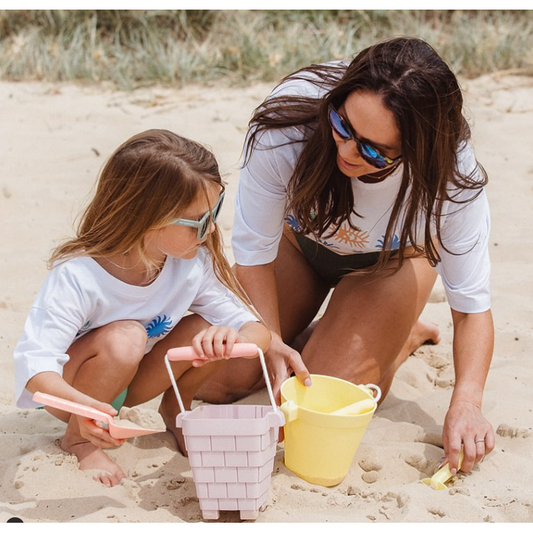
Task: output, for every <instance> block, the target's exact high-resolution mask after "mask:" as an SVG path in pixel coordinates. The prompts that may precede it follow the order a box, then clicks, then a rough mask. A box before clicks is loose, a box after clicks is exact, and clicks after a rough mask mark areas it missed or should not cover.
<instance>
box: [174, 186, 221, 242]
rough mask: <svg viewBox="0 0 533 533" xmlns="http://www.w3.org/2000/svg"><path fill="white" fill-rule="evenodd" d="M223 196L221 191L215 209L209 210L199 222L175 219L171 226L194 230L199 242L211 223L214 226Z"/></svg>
mask: <svg viewBox="0 0 533 533" xmlns="http://www.w3.org/2000/svg"><path fill="white" fill-rule="evenodd" d="M225 195H226V192H225V191H222V192H221V193H220V196H219V197H218V200H217V203H216V204H215V207H213V209H211V210H210V211H208V212H207V213H206V214H205V215H203V216H202V218H200V220H188V219H186V218H176V219H175V220H173V221H172V222H171V224H174V225H176V226H187V227H188V228H196V230H197V234H196V238H197V239H198V240H199V241H201V240H203V239H204V237H205V236H206V235H207V232H208V230H209V225H210V224H211V221H212V222H213V224H215V223H216V221H217V218H218V215H220V209H221V207H222V202H223V201H224V196H225Z"/></svg>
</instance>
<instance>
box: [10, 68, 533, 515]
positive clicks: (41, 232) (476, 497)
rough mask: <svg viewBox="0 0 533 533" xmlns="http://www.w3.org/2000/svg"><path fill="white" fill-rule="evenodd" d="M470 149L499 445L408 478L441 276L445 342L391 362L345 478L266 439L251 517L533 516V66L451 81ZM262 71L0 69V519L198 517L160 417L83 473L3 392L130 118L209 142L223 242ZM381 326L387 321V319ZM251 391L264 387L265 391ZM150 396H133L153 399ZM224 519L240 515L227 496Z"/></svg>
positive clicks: (424, 462) (433, 376)
mask: <svg viewBox="0 0 533 533" xmlns="http://www.w3.org/2000/svg"><path fill="white" fill-rule="evenodd" d="M463 87H464V89H465V94H466V102H467V114H468V116H469V118H470V119H471V123H472V126H473V135H474V143H475V147H476V151H477V155H478V158H479V159H480V161H481V162H482V163H483V164H484V166H485V168H486V169H487V171H488V173H489V175H490V177H491V181H490V184H489V186H488V187H487V191H488V195H489V198H490V202H491V209H492V217H493V229H492V236H491V244H490V246H491V257H492V261H493V270H492V300H493V313H494V319H495V327H496V345H495V353H494V359H493V363H492V368H491V371H490V374H489V378H488V382H487V386H486V392H485V397H484V405H483V411H484V413H485V416H486V417H487V418H488V420H489V421H490V422H491V423H492V424H493V426H494V429H495V430H497V435H496V448H495V450H494V451H493V453H492V454H490V456H488V457H487V458H486V459H485V460H484V462H483V463H481V464H480V465H478V466H477V467H475V469H474V471H473V472H472V473H471V474H462V473H461V474H459V475H458V476H457V477H456V478H455V481H454V482H453V484H452V485H451V486H450V488H449V489H448V490H446V491H440V492H437V491H433V490H432V489H430V488H429V487H427V486H425V485H423V484H422V483H421V482H420V481H421V479H422V478H424V477H427V476H429V475H431V474H432V473H433V470H434V468H435V467H436V465H438V463H439V462H440V461H441V460H442V458H443V452H442V448H441V445H442V443H441V431H442V424H443V419H444V415H445V413H446V409H447V405H448V402H449V399H450V395H451V391H452V386H453V379H454V374H453V363H452V356H451V346H452V330H451V317H450V311H449V307H448V305H447V303H446V298H445V295H444V293H443V290H442V286H441V285H440V284H439V283H437V285H436V288H435V290H434V292H433V294H432V297H431V301H430V303H429V304H428V305H427V307H426V309H425V311H424V317H425V318H426V319H427V320H430V321H433V322H434V323H436V324H438V326H439V327H440V330H441V334H442V342H441V343H440V344H439V345H437V346H424V347H422V348H421V349H419V350H418V351H417V352H416V353H415V354H414V355H413V356H411V357H410V358H409V359H408V360H407V362H406V363H405V364H404V365H403V366H402V367H401V368H400V370H399V371H398V374H397V377H396V379H395V381H394V384H393V386H392V390H391V392H390V394H389V395H388V397H387V399H386V400H385V402H384V403H383V404H382V405H381V406H380V408H379V409H378V410H377V412H376V413H375V415H374V417H373V419H372V421H371V423H370V425H369V427H368V429H367V431H366V433H365V435H364V438H363V441H362V443H361V445H360V447H359V450H358V452H357V455H356V457H355V459H354V461H353V464H352V466H351V468H350V471H349V473H348V475H347V477H346V479H345V480H344V481H343V482H342V483H341V484H339V485H338V486H336V487H332V488H325V487H320V486H314V485H311V484H309V483H307V482H305V481H303V480H301V479H300V478H298V477H297V476H295V475H294V474H292V473H291V472H290V471H288V470H287V469H286V467H285V466H284V464H283V461H282V459H283V449H282V447H279V448H278V452H277V456H276V460H275V464H274V471H273V476H272V482H271V489H270V496H269V500H268V504H267V507H266V509H265V510H264V511H263V512H262V513H261V514H260V516H259V518H258V519H257V522H266V523H269V522H270V523H272V522H348V523H349V522H363V523H388V522H411V523H421V522H430V523H446V522H479V523H483V522H497V523H502V522H515V523H516V522H531V521H533V492H532V490H531V478H532V474H533V466H532V464H533V462H532V459H533V436H532V424H533V422H532V420H533V416H532V410H533V387H532V386H531V381H532V379H533V359H532V357H531V354H532V351H533V329H532V324H533V306H532V304H531V298H532V296H533V269H532V268H531V264H532V263H533V232H532V231H531V226H532V220H533V211H532V205H533V203H532V202H533V163H532V159H531V154H532V153H533V146H532V140H531V139H532V137H531V124H532V119H533V79H532V78H528V77H521V76H516V75H510V74H508V73H507V74H506V73H503V74H498V75H491V76H485V77H482V78H479V79H475V80H471V81H463ZM270 88H271V85H267V84H260V85H255V86H253V87H250V88H246V89H238V88H232V89H228V88H220V87H213V88H205V87H188V88H185V89H169V88H157V87H156V88H150V89H146V88H144V89H139V90H137V91H134V92H131V93H119V92H113V91H112V90H110V89H109V88H106V87H105V86H97V87H83V86H76V85H71V84H66V85H60V84H53V85H52V84H47V83H0V100H1V101H2V102H3V103H2V121H1V122H0V128H1V140H2V167H3V169H2V177H1V191H0V213H1V221H2V240H1V242H0V247H1V250H2V253H1V256H0V324H1V326H0V327H1V331H0V339H1V341H2V342H1V345H0V350H1V357H0V379H1V385H2V386H1V387H0V448H1V449H3V450H4V453H3V454H2V455H1V457H0V484H1V488H0V522H6V521H7V520H8V519H10V518H12V517H19V518H21V519H22V520H24V521H25V522H105V523H111V522H197V521H200V520H201V513H200V510H199V507H198V500H197V498H196V494H195V487H194V483H193V481H192V477H191V471H190V467H189V463H188V460H187V459H186V458H185V457H183V456H182V455H180V454H179V453H178V452H177V451H176V445H175V443H174V441H173V439H172V438H171V436H170V434H169V433H168V432H167V433H162V434H156V435H149V436H144V437H142V438H136V439H131V440H130V441H128V442H127V443H126V444H124V445H123V446H122V447H120V448H117V449H114V450H112V451H111V452H110V454H111V456H112V457H113V458H114V459H115V460H116V461H117V462H118V463H119V464H120V465H121V466H122V468H123V469H124V471H125V472H126V473H127V475H128V479H126V480H124V482H123V483H122V484H121V485H119V486H116V487H114V488H106V487H104V486H102V485H100V484H99V483H97V482H95V481H93V480H92V477H91V475H89V473H85V472H81V471H80V470H79V469H78V468H77V461H76V459H75V458H74V457H72V456H69V455H67V454H65V453H64V452H62V451H61V449H60V448H59V447H58V444H57V443H58V439H60V437H61V436H62V434H63V431H64V424H62V423H61V422H59V421H57V420H55V419H54V418H53V417H52V416H50V415H49V414H48V413H46V412H44V411H35V410H23V409H17V408H16V407H15V406H14V400H13V396H14V394H13V392H14V385H13V364H12V358H11V357H12V351H13V347H14V345H15V343H16V342H17V340H18V338H19V336H20V334H21V331H22V328H23V324H24V320H25V317H26V314H27V312H28V309H29V306H30V305H31V302H32V300H33V298H34V296H35V294H36V292H37V291H38V289H39V287H40V285H41V283H42V281H43V280H44V278H45V276H46V273H47V271H46V266H45V260H46V258H47V255H48V253H49V251H50V249H51V248H52V247H53V246H54V245H55V244H56V243H57V242H58V240H60V239H62V238H63V237H65V236H67V235H69V234H70V232H71V229H70V228H71V225H72V223H73V221H74V219H75V217H76V214H77V213H79V211H80V210H81V208H82V207H83V206H84V205H85V203H86V201H87V199H88V198H89V197H90V195H91V192H92V187H93V183H94V180H95V177H96V175H97V173H98V170H99V169H100V167H101V165H102V164H103V162H104V160H105V159H106V157H107V156H108V155H109V154H110V153H111V152H112V151H113V150H114V148H115V147H117V146H118V145H119V144H120V143H122V142H123V141H124V140H125V139H127V138H128V137H130V136H131V135H133V134H135V133H137V132H139V131H142V130H145V129H149V128H168V129H171V130H174V131H176V132H177V133H179V134H182V135H185V136H189V137H191V138H194V139H196V140H199V141H201V142H203V143H205V144H207V145H209V146H210V147H211V148H212V149H213V151H214V152H215V154H216V155H217V157H218V159H219V161H220V166H221V169H222V172H223V173H224V175H225V179H226V180H227V182H228V196H229V199H228V201H227V203H226V207H225V209H224V211H223V217H222V220H221V223H220V224H221V227H222V229H223V231H224V234H225V237H226V248H227V252H228V255H229V257H230V259H232V254H231V249H230V248H229V244H230V240H229V236H230V231H231V225H232V217H233V208H232V202H233V197H234V194H235V188H236V184H237V177H238V160H239V155H240V148H241V145H242V141H243V137H244V134H245V131H246V124H247V121H248V119H249V117H250V114H251V112H252V110H253V108H254V107H255V106H256V105H258V104H259V103H260V102H261V100H262V98H263V97H264V96H265V95H267V93H268V92H269V90H270ZM384 335H386V332H384ZM246 402H247V403H261V404H266V403H268V397H267V395H266V394H265V393H264V392H260V393H257V394H256V395H254V396H253V397H251V398H248V399H247V400H246ZM157 406H158V402H157V400H155V401H152V402H150V403H149V404H146V405H144V406H142V407H143V409H151V410H153V411H154V412H156V411H157ZM220 521H229V522H236V521H239V515H238V513H236V512H229V513H225V514H223V515H222V517H221V519H220Z"/></svg>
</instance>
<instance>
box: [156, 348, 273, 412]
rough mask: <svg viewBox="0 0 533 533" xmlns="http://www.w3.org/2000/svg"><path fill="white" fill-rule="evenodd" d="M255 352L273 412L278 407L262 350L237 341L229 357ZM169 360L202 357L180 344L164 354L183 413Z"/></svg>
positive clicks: (195, 359) (249, 354) (253, 353)
mask: <svg viewBox="0 0 533 533" xmlns="http://www.w3.org/2000/svg"><path fill="white" fill-rule="evenodd" d="M255 354H258V355H259V361H260V362H261V368H262V369H263V374H264V375H265V383H266V386H267V390H268V396H269V398H270V403H271V404H272V408H273V409H274V412H278V411H279V408H278V406H277V405H276V400H275V399H274V393H273V392H272V385H271V384H270V378H269V377H268V370H267V367H266V363H265V355H264V354H263V350H261V348H259V346H257V345H256V344H253V343H251V342H238V343H236V344H234V345H233V348H232V350H231V355H230V358H231V359H234V358H236V357H251V356H254V355H255ZM170 361H204V359H200V358H199V357H198V354H197V353H196V352H195V351H194V348H193V347H192V346H180V347H179V348H171V349H170V350H168V352H167V353H166V354H165V366H166V367H167V372H168V375H169V377H170V382H171V383H172V388H173V389H174V394H175V395H176V399H177V400H178V405H179V406H180V411H181V412H182V413H184V412H185V407H184V405H183V401H182V399H181V395H180V392H179V390H178V384H177V383H176V379H175V378H174V372H172V368H171V366H170Z"/></svg>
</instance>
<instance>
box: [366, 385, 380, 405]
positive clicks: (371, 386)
mask: <svg viewBox="0 0 533 533" xmlns="http://www.w3.org/2000/svg"><path fill="white" fill-rule="evenodd" d="M362 386H363V387H364V388H365V389H370V390H371V391H376V396H374V394H373V393H372V399H373V400H374V401H375V402H376V403H378V402H379V400H380V399H381V389H380V388H379V387H378V386H377V385H374V384H373V383H367V384H366V385H362Z"/></svg>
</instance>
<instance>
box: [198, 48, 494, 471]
mask: <svg viewBox="0 0 533 533" xmlns="http://www.w3.org/2000/svg"><path fill="white" fill-rule="evenodd" d="M462 104H463V98H462V94H461V89H460V87H459V84H458V82H457V79H456V77H455V76H454V74H453V72H452V71H451V70H450V68H449V67H448V65H447V64H446V63H445V62H444V61H443V60H442V58H440V57H439V55H438V54H437V53H436V52H435V50H433V49H432V48H431V47H430V46H429V45H428V44H427V43H425V42H423V41H421V40H420V39H415V38H396V39H391V40H389V41H386V42H383V43H379V44H377V45H375V46H371V47H369V48H367V49H365V50H363V51H361V52H360V53H359V54H358V55H357V56H356V57H355V58H354V59H353V61H351V62H334V63H329V64H325V65H313V66H311V67H308V68H305V69H302V70H300V71H298V72H296V73H294V74H292V75H290V76H288V77H287V78H286V79H285V80H283V83H282V84H280V85H279V86H278V87H277V88H276V89H275V90H274V92H273V93H272V94H271V95H270V97H269V98H267V99H266V100H265V102H264V103H263V104H262V105H261V106H260V107H259V108H258V109H257V110H256V112H255V114H254V116H253V118H252V123H251V127H250V132H249V135H248V139H247V144H246V158H245V164H244V166H243V170H242V172H241V176H240V182H239V189H238V191H237V196H236V212H235V220H234V227H233V241H232V244H233V252H234V254H235V259H236V262H237V265H236V274H237V277H238V279H239V281H240V282H241V283H242V285H243V287H244V289H245V290H246V292H247V294H248V295H249V296H250V298H251V300H252V301H253V303H254V305H255V306H256V308H257V310H258V311H259V312H260V313H261V315H262V316H263V317H264V319H265V322H266V324H267V325H268V326H269V328H270V329H271V330H272V332H273V338H272V344H271V347H270V348H269V352H268V353H267V362H268V364H269V368H270V372H271V376H272V381H273V387H274V390H275V391H279V387H280V385H281V383H282V382H283V381H284V379H286V378H287V377H288V376H289V375H290V374H291V372H295V373H296V375H297V376H298V378H299V379H300V381H301V382H302V383H304V384H308V385H309V384H310V376H309V373H310V372H311V373H315V374H328V375H334V376H337V377H340V378H344V379H346V380H349V381H352V382H354V383H368V382H372V383H378V384H379V385H380V387H381V389H382V391H383V396H385V395H386V393H387V391H388V390H389V388H390V385H391V383H392V379H393V376H394V373H395V371H396V370H397V368H398V367H399V365H400V364H401V363H402V362H403V361H404V360H405V359H406V358H407V356H408V355H409V354H410V353H411V352H412V351H414V350H415V349H416V348H418V346H419V345H420V344H421V343H422V342H424V341H426V340H430V341H432V342H438V341H439V332H438V329H437V328H436V327H435V326H433V325H430V324H425V323H423V322H421V321H419V316H420V314H421V312H422V310H423V308H424V306H425V305H426V302H427V301H428V298H429V295H430V293H431V289H432V286H433V284H434V282H435V278H436V275H437V273H439V274H440V275H441V277H442V281H443V284H444V286H445V289H446V294H447V297H448V303H449V304H450V307H451V315H452V319H453V325H454V342H453V359H454V364H455V372H456V380H455V388H454V391H453V395H452V398H451V402H450V406H449V409H448V413H447V416H446V419H445V421H444V429H443V435H442V439H443V445H444V450H445V455H446V457H445V459H449V463H450V468H451V469H452V470H453V469H457V468H458V461H459V453H460V451H461V448H463V449H464V457H465V458H464V462H463V466H462V470H464V471H466V472H469V471H470V470H471V469H472V467H473V465H474V464H475V463H477V462H479V461H480V460H481V459H482V457H483V456H484V455H485V454H487V453H489V452H490V451H491V450H492V449H493V447H494V431H493V429H492V427H491V425H490V424H489V422H488V421H487V420H486V419H485V418H484V416H483V414H482V411H481V407H482V396H483V389H484V385H485V380H486V378H487V373H488V369H489V366H490V361H491V357H492V349H493V324H492V316H491V310H490V292H489V274H490V261H489V253H488V242H489V229H490V216H489V208H488V203H487V196H486V194H485V190H484V185H485V184H486V182H487V176H486V174H485V172H484V171H483V168H482V167H481V166H480V165H479V164H478V163H477V161H476V158H475V154H474V151H473V149H472V146H471V143H470V130H469V128H468V125H467V123H466V121H465V119H464V117H463V114H462ZM331 289H333V291H332V294H331V299H330V301H329V302H328V307H327V309H326V311H325V313H324V315H323V317H322V318H321V319H320V321H319V323H318V325H317V326H316V329H314V331H313V333H312V334H311V335H310V337H309V340H308V341H307V343H306V344H305V346H304V347H303V349H302V350H301V353H300V352H299V351H296V350H295V349H294V348H295V344H294V340H295V339H296V338H297V337H298V336H300V338H301V333H302V332H303V331H304V330H306V328H307V327H308V325H309V324H310V322H311V321H312V320H313V319H314V317H315V315H316V313H317V312H318V310H319V309H320V306H321V305H322V304H323V302H324V300H325V298H326V296H327V295H328V294H329V293H330V290H331ZM233 367H235V368H239V369H240V371H239V373H237V372H236V371H235V370H234V368H233ZM260 376H261V373H260V368H259V366H258V365H257V364H256V361H242V362H241V361H233V362H231V363H230V364H228V366H227V367H226V368H224V369H223V371H222V373H221V374H217V376H216V379H217V380H218V382H219V386H220V387H222V386H226V387H227V389H226V390H227V391H232V390H236V389H237V387H240V388H243V389H246V388H248V387H250V388H251V387H252V386H253V385H255V384H256V382H257V381H258V380H259V379H260ZM240 382H244V383H240ZM218 390H222V389H218ZM214 391H215V389H213V388H210V389H207V388H205V389H204V390H202V391H200V392H199V395H200V396H201V397H203V398H204V399H207V400H208V401H210V400H211V401H213V394H214Z"/></svg>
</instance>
